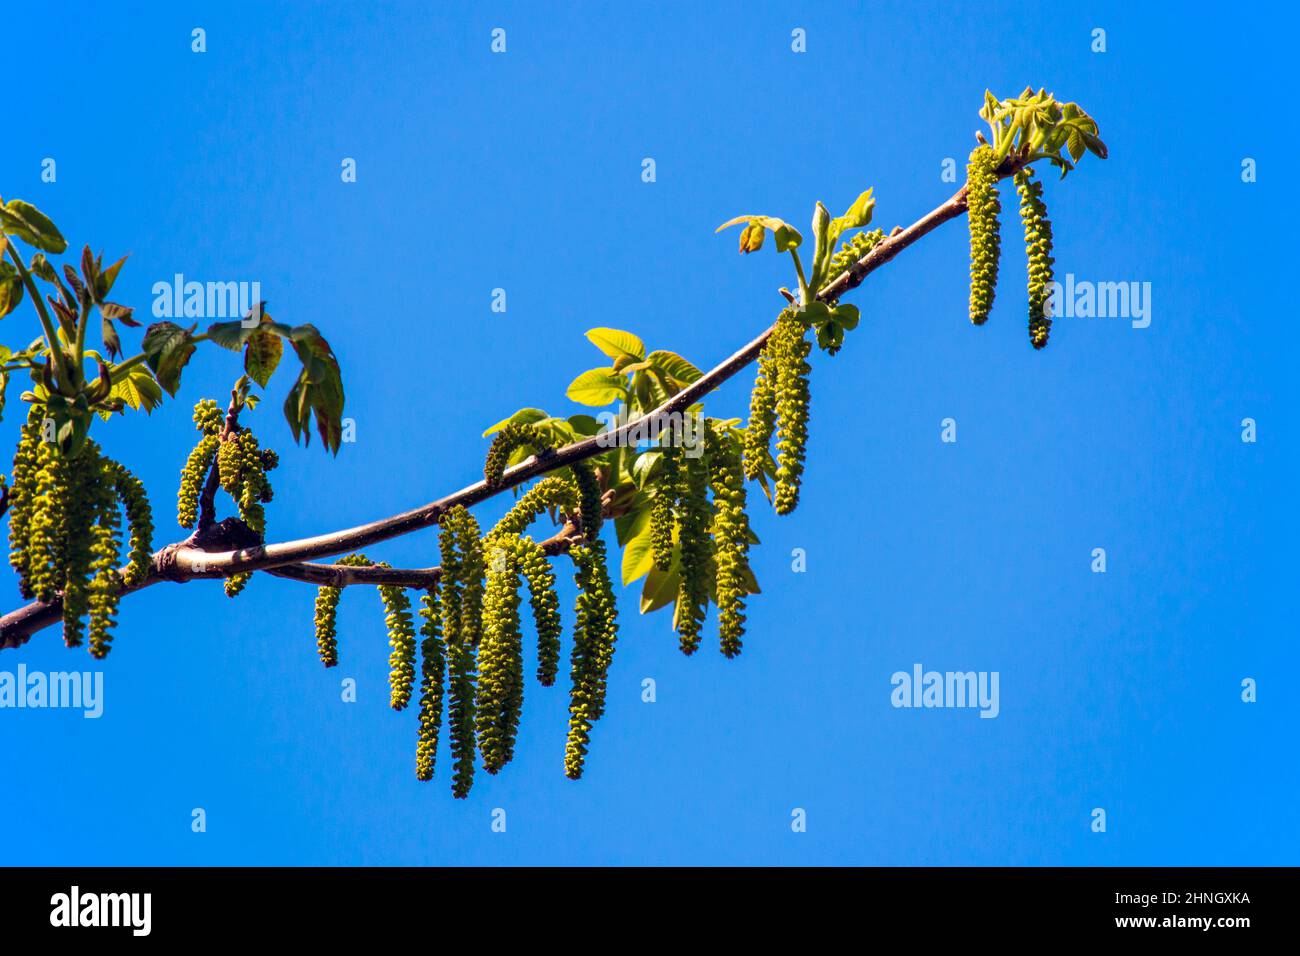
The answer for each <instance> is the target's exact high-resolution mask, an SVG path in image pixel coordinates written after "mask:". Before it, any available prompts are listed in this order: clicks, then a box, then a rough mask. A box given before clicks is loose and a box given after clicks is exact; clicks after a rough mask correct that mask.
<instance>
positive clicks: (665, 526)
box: [650, 445, 681, 571]
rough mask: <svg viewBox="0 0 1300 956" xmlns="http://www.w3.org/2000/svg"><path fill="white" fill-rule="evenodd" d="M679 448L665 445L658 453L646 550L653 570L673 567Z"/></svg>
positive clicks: (678, 480) (679, 466)
mask: <svg viewBox="0 0 1300 956" xmlns="http://www.w3.org/2000/svg"><path fill="white" fill-rule="evenodd" d="M680 454H681V452H680V449H678V448H676V447H673V446H669V445H665V446H664V447H663V449H662V451H661V452H660V454H659V468H660V473H659V480H658V481H657V482H656V484H655V495H654V497H653V498H652V499H651V500H650V548H651V551H652V553H653V555H654V563H655V567H656V568H658V569H659V570H660V571H667V570H668V569H669V568H671V567H672V564H673V529H674V527H675V525H676V517H675V514H674V511H675V508H676V505H677V487H678V484H679V483H680V481H681V476H680V472H681V461H680Z"/></svg>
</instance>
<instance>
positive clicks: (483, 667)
mask: <svg viewBox="0 0 1300 956" xmlns="http://www.w3.org/2000/svg"><path fill="white" fill-rule="evenodd" d="M518 545H519V539H518V538H516V537H514V536H503V537H500V538H491V539H489V543H488V545H487V555H486V557H487V587H486V592H485V594H484V598H483V636H482V640H481V641H480V643H479V648H478V688H477V693H476V696H475V700H474V715H475V726H476V730H477V736H478V748H479V753H480V754H482V757H483V769H484V770H486V771H487V772H488V773H493V774H494V773H497V772H498V771H499V770H500V769H501V768H502V767H504V766H505V765H506V764H507V763H509V762H510V759H511V757H513V756H514V747H515V737H516V734H517V733H518V729H519V715H520V712H521V708H522V706H523V684H524V659H523V641H522V635H521V633H520V628H519V586H520V580H519V554H518Z"/></svg>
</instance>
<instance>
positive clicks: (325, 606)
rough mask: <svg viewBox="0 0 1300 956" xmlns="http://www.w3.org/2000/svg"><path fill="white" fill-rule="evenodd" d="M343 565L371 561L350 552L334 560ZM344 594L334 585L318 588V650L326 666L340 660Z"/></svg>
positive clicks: (316, 624)
mask: <svg viewBox="0 0 1300 956" xmlns="http://www.w3.org/2000/svg"><path fill="white" fill-rule="evenodd" d="M334 563H335V564H337V565H341V566H343V567H353V568H359V567H367V566H369V565H370V563H371V561H370V559H369V558H367V557H366V556H365V555H364V554H349V555H347V556H346V557H342V558H339V559H338V560H337V561H335V562H334ZM342 596H343V589H342V588H336V587H334V586H333V585H329V584H323V585H321V586H320V587H319V588H317V589H316V613H315V618H314V622H315V628H316V652H317V654H319V655H320V661H321V663H322V664H324V665H325V666H326V667H335V666H337V665H338V662H339V642H338V630H337V620H338V609H339V598H340V597H342Z"/></svg>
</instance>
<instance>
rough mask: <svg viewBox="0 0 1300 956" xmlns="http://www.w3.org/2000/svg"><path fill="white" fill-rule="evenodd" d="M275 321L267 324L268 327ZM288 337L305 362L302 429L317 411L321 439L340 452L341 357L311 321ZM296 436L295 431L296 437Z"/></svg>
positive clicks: (297, 387)
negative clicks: (335, 354)
mask: <svg viewBox="0 0 1300 956" xmlns="http://www.w3.org/2000/svg"><path fill="white" fill-rule="evenodd" d="M274 324H275V323H264V325H265V326H266V327H268V328H269V327H271V326H273V325H274ZM289 338H290V341H291V342H292V343H293V348H294V351H296V352H297V353H298V359H299V361H301V362H302V374H301V375H300V376H299V377H298V384H297V385H295V391H296V393H297V394H296V398H297V416H298V423H299V428H300V429H302V430H303V431H304V432H305V430H306V427H307V422H308V419H309V418H310V415H311V414H312V413H314V414H315V416H316V431H317V432H319V433H320V437H321V441H322V442H323V443H324V445H325V448H326V450H327V451H331V452H333V453H334V454H336V455H337V454H338V452H339V447H340V445H341V444H342V441H343V404H344V395H343V375H342V372H341V371H340V369H339V363H338V359H336V358H335V357H334V352H333V350H332V349H330V346H329V343H328V342H326V341H325V338H324V336H322V335H321V334H320V332H319V331H317V329H316V327H315V326H314V325H312V324H310V323H304V324H302V325H296V326H294V327H293V329H292V330H291V331H290V336H289ZM290 394H291V395H293V394H294V392H291V393H290ZM297 438H298V432H297V431H296V430H295V432H294V440H295V441H296V440H297Z"/></svg>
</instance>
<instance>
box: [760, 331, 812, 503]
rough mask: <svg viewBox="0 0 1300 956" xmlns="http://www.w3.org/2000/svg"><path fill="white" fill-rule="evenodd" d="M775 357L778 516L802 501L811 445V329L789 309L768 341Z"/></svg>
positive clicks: (776, 500)
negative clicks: (809, 415) (809, 420)
mask: <svg viewBox="0 0 1300 956" xmlns="http://www.w3.org/2000/svg"><path fill="white" fill-rule="evenodd" d="M768 345H769V347H771V348H772V349H773V353H774V357H775V359H776V369H777V374H776V414H777V430H776V495H775V502H774V504H775V508H776V513H777V514H779V515H786V514H789V513H790V512H792V511H794V509H795V507H796V506H797V505H798V504H799V486H800V483H801V481H802V478H803V469H804V454H805V451H806V449H807V445H808V406H809V402H810V399H811V392H810V391H809V388H808V375H809V373H810V372H811V371H812V367H811V366H810V365H809V364H808V361H807V359H808V353H809V351H811V349H812V345H811V344H810V343H809V342H808V329H807V328H806V327H805V326H804V324H803V322H802V321H801V320H800V319H799V316H798V314H797V313H794V312H787V313H785V314H784V315H782V317H781V320H780V321H779V322H778V323H777V329H776V331H775V332H774V333H773V334H772V338H771V339H770V340H769V342H768Z"/></svg>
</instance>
